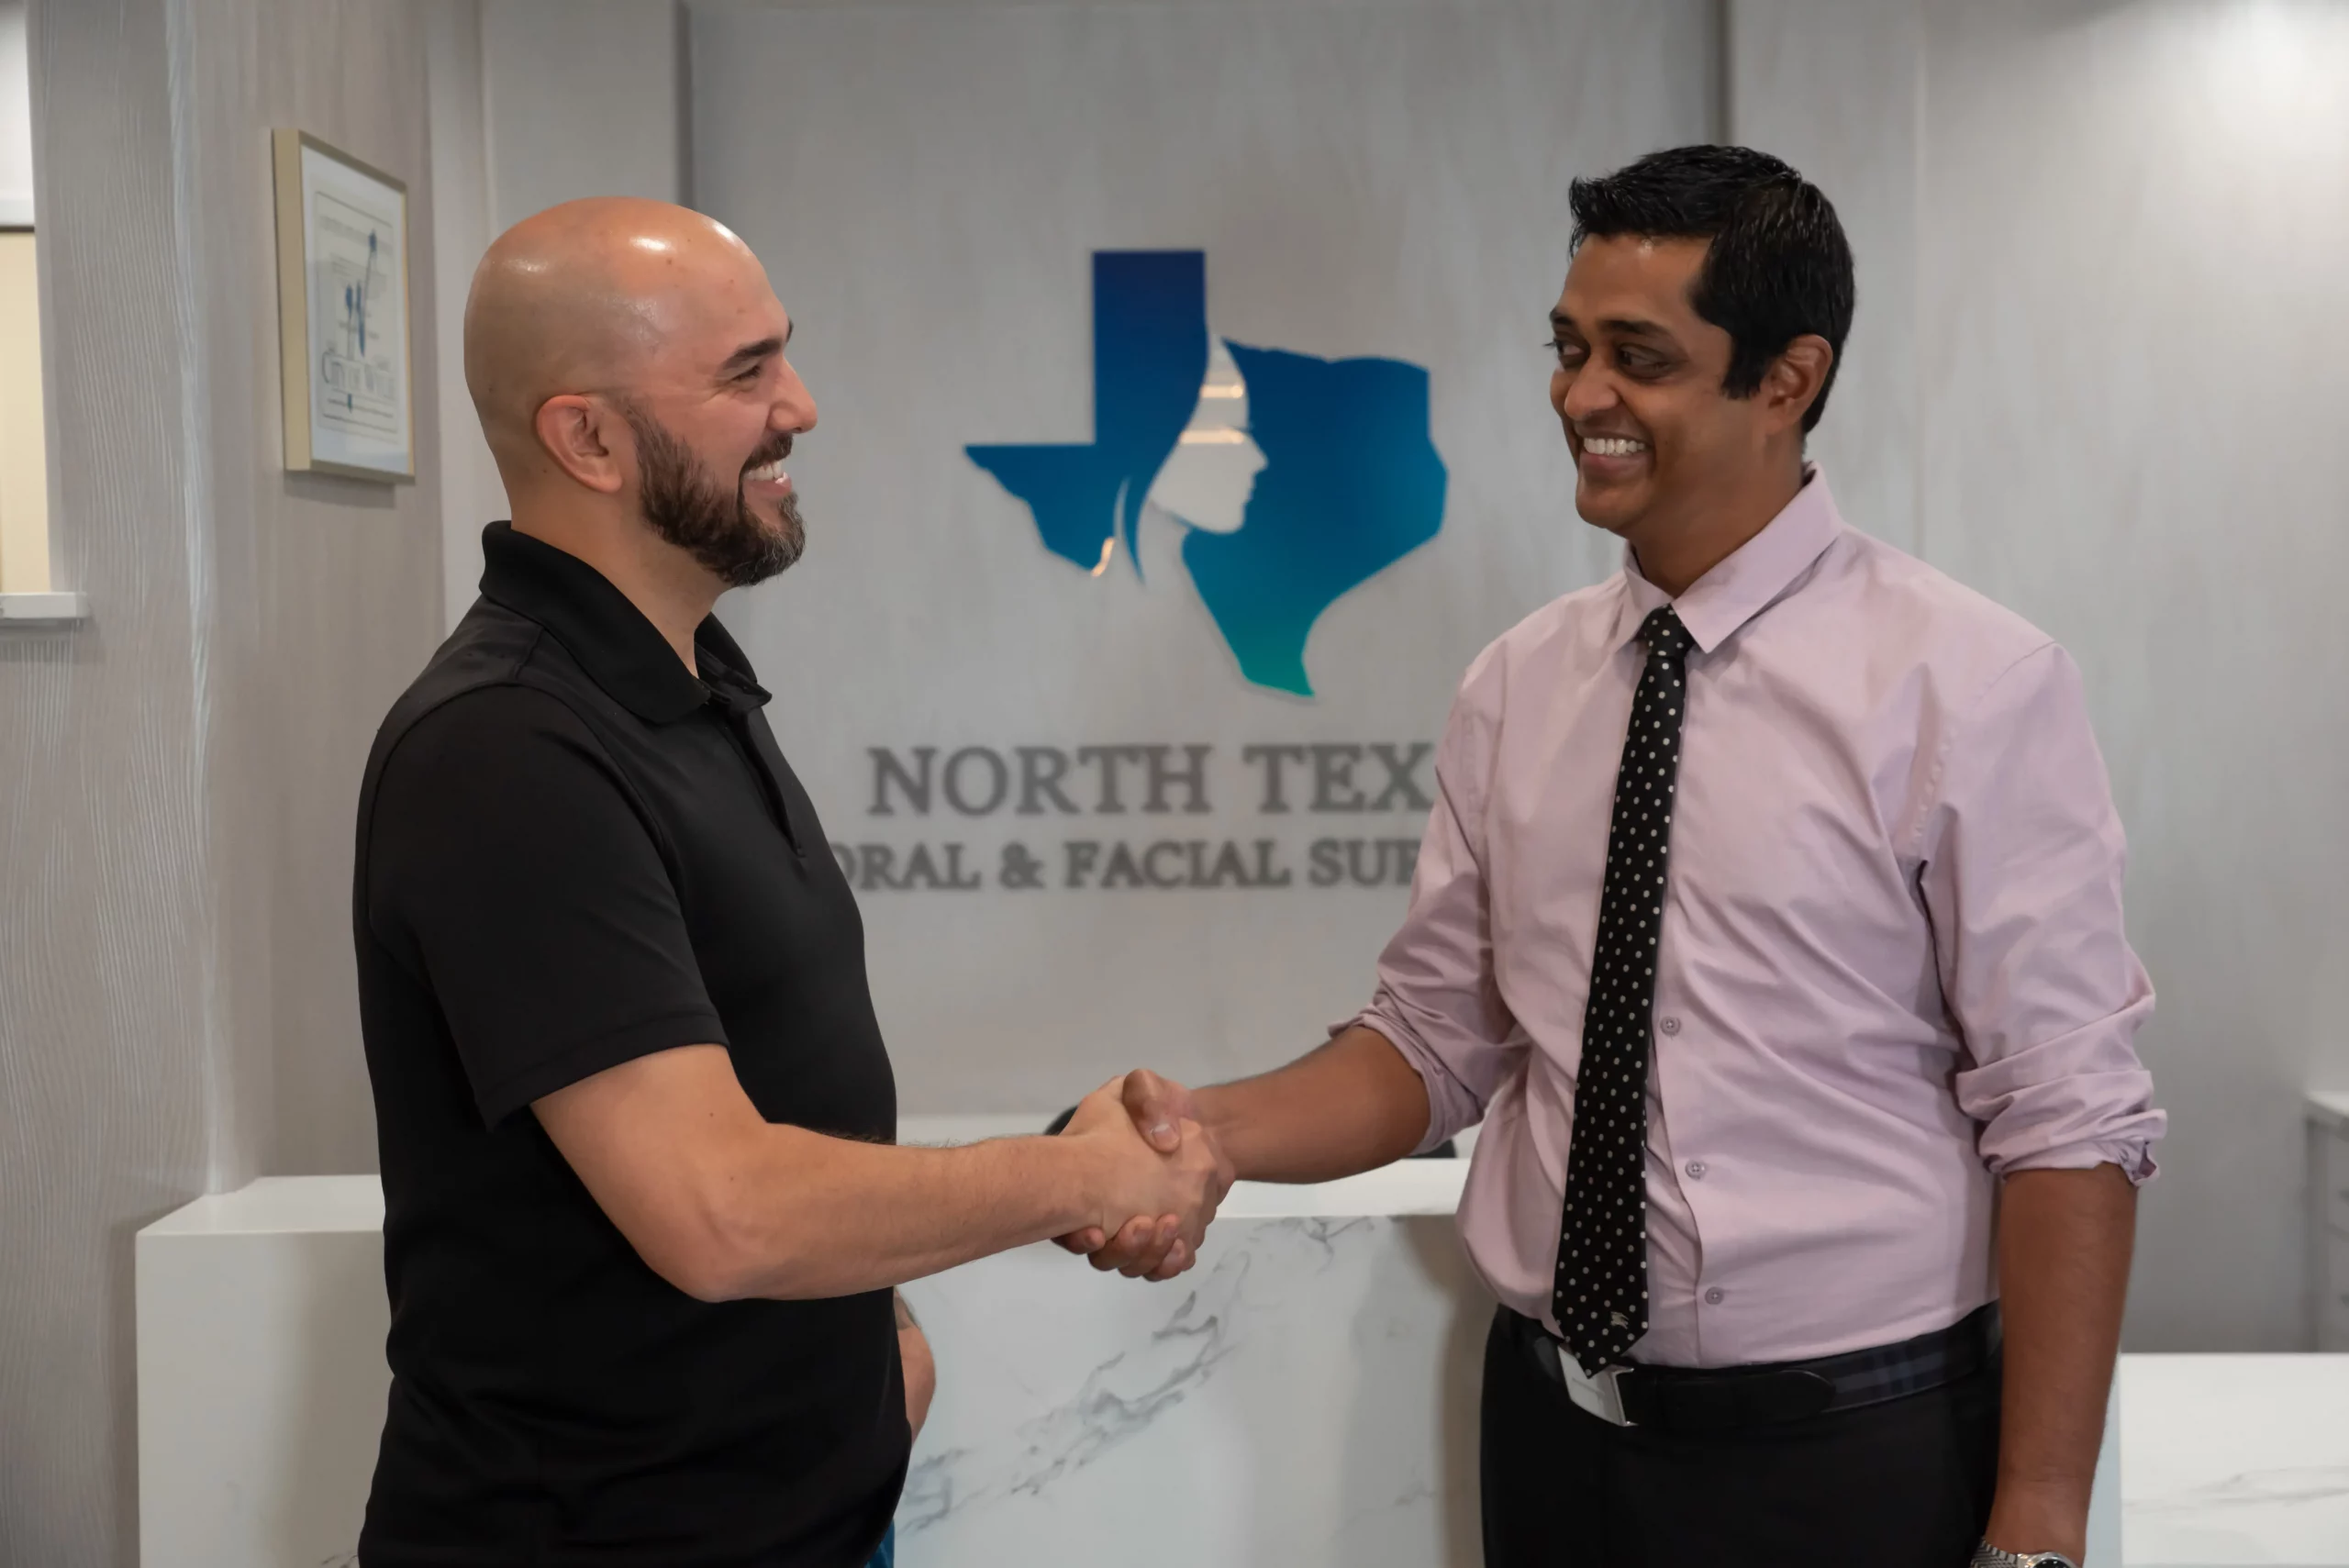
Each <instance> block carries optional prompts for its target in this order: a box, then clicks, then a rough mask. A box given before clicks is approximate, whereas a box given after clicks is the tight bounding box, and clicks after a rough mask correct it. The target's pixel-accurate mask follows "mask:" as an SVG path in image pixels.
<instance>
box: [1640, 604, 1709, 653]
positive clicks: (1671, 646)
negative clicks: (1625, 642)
mask: <svg viewBox="0 0 2349 1568" xmlns="http://www.w3.org/2000/svg"><path fill="white" fill-rule="evenodd" d="M1640 640H1641V641H1642V642H1644V643H1646V644H1647V645H1648V651H1649V652H1651V653H1654V654H1658V655H1660V656H1662V657H1664V658H1666V659H1686V658H1687V657H1688V651H1689V650H1690V649H1691V648H1694V647H1695V646H1696V645H1697V639H1695V638H1693V637H1691V636H1689V635H1688V628H1687V627H1685V626H1682V625H1681V624H1680V617H1679V616H1677V615H1675V613H1673V608H1672V606H1670V605H1666V606H1664V608H1662V609H1660V610H1658V611H1656V612H1655V614H1653V615H1652V616H1650V617H1648V618H1647V619H1646V620H1644V621H1642V622H1641V623H1640Z"/></svg>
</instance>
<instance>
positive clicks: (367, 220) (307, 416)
mask: <svg viewBox="0 0 2349 1568" xmlns="http://www.w3.org/2000/svg"><path fill="white" fill-rule="evenodd" d="M272 152H273V161H274V163H275V166H276V185H277V310H278V339H279V344H280V354H281V363H282V368H283V372H284V378H283V379H284V406H285V466H286V468H287V469H289V470H295V471H301V470H307V471H311V472H316V473H333V474H340V475H341V476H343V477H345V478H349V479H371V480H376V481H380V482H382V483H385V484H395V483H398V482H400V481H403V480H413V479H415V477H416V418H415V413H416V395H415V362H414V355H413V352H412V350H411V349H410V347H409V343H408V319H407V304H408V299H407V276H408V273H407V186H406V185H405V184H403V183H401V182H399V181H397V180H395V179H394V178H392V177H391V176H390V175H389V174H386V173H384V172H382V171H381V170H378V169H371V168H369V167H368V166H367V165H366V164H364V163H362V162H361V161H359V160H357V159H356V158H353V157H351V155H350V154H348V153H345V152H340V151H338V150H335V149H334V148H331V147H328V145H327V144H326V143H325V142H322V141H320V140H319V139H317V137H314V136H312V135H310V134H309V133H308V132H306V131H300V130H290V129H280V130H277V131H274V132H273V133H272Z"/></svg>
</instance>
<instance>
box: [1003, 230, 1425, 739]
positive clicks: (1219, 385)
mask: <svg viewBox="0 0 2349 1568" xmlns="http://www.w3.org/2000/svg"><path fill="white" fill-rule="evenodd" d="M963 450H966V451H967V452H969V453H970V456H971V460H972V461H973V462H976V463H977V464H978V465H979V466H980V467H981V468H984V469H985V470H986V471H987V472H988V473H991V474H993V475H995V477H996V480H997V481H999V482H1000V483H1001V484H1002V485H1003V487H1004V488H1005V489H1006V490H1008V491H1009V492H1011V494H1012V495H1015V496H1017V497H1019V499H1020V500H1021V501H1023V502H1025V503H1026V504H1027V506H1028V509H1029V511H1030V513H1031V514H1032V515H1033V517H1034V518H1035V522H1036V531H1037V533H1038V534H1039V535H1040V536H1041V538H1042V539H1043V543H1044V548H1045V549H1047V550H1051V551H1052V553H1053V554H1054V555H1057V556H1060V557H1061V558H1062V559H1063V560H1065V561H1067V562H1071V563H1072V564H1074V565H1075V566H1079V567H1082V568H1084V569H1085V570H1086V571H1088V572H1090V573H1094V574H1095V575H1099V574H1100V573H1102V572H1104V571H1106V570H1108V567H1109V565H1110V563H1111V562H1112V560H1113V559H1114V558H1115V556H1116V554H1117V552H1118V550H1119V548H1120V545H1121V544H1122V547H1123V549H1124V550H1125V553H1126V559H1127V560H1128V561H1129V562H1132V563H1133V569H1134V571H1135V572H1136V573H1140V572H1141V557H1140V555H1139V554H1137V553H1136V550H1135V545H1136V536H1137V532H1138V530H1139V528H1140V525H1141V519H1142V516H1143V511H1144V507H1145V506H1152V505H1154V506H1156V507H1157V508H1158V509H1159V510H1161V511H1163V512H1164V513H1165V514H1166V515H1167V516H1169V517H1172V518H1173V519H1174V520H1175V522H1176V523H1177V524H1179V525H1180V526H1181V527H1182V528H1183V530H1184V531H1183V538H1182V550H1181V558H1182V562H1183V567H1184V570H1185V571H1186V573H1188V574H1189V576H1190V579H1191V585H1192V587H1193V588H1195V589H1196V590H1197V593H1198V595H1199V598H1200V600H1201V601H1202V602H1203V603H1204V604H1205V605H1206V606H1207V608H1208V614H1209V615H1210V616H1212V617H1214V619H1215V624H1216V627H1217V629H1218V630H1219V631H1220V632H1221V633H1222V635H1223V639H1224V642H1225V644H1226V645H1227V646H1229V647H1230V650H1231V653H1232V657H1233V658H1234V659H1236V660H1237V661H1238V662H1239V664H1240V672H1241V674H1242V675H1243V676H1245V677H1246V678H1247V679H1248V680H1249V681H1251V682H1252V683H1253V684H1257V685H1260V686H1268V687H1271V688H1272V689H1274V690H1275V691H1284V692H1292V693H1295V694H1296V695H1299V696H1308V697H1309V696H1311V695H1313V686H1312V683H1311V682H1310V680H1309V679H1308V677H1307V674H1306V670H1305V642H1306V639H1307V637H1308V635H1309V634H1310V633H1311V631H1312V629H1313V623H1314V622H1315V621H1316V620H1317V619H1319V617H1320V615H1321V612H1322V611H1323V610H1326V609H1328V608H1329V607H1330V606H1331V605H1333V604H1335V603H1337V601H1338V600H1339V599H1340V598H1341V597H1342V596H1344V595H1346V594H1348V593H1351V592H1352V591H1353V590H1354V589H1355V588H1357V587H1360V586H1361V585H1362V584H1364V583H1366V582H1368V581H1369V580H1370V579H1371V578H1373V577H1375V576H1376V575H1377V574H1378V573H1381V572H1384V571H1385V570H1386V568H1387V567H1389V566H1391V565H1393V564H1394V563H1395V562H1397V561H1399V560H1401V559H1402V558H1403V557H1404V556H1406V555H1408V554H1409V553H1410V552H1411V551H1412V550H1417V549H1418V548H1419V546H1420V545H1423V544H1425V543H1427V541H1428V540H1430V539H1433V538H1434V537H1435V536H1436V532H1437V530H1438V529H1439V528H1442V525H1443V491H1444V479H1445V475H1444V467H1443V460H1442V458H1441V457H1439V456H1438V455H1437V454H1436V450H1435V443H1434V441H1433V440H1432V439H1431V438H1430V436H1429V434H1428V373H1427V372H1426V370H1425V369H1423V368H1422V367H1420V366H1419V365H1414V364H1407V363H1405V362H1403V361H1400V360H1387V359H1344V360H1323V359H1316V358H1314V357H1313V356H1312V355H1309V354H1297V353H1291V352H1289V351H1288V350H1285V349H1264V348H1253V347H1251V346H1250V345H1248V344H1245V343H1235V342H1232V341H1231V340H1230V339H1222V340H1221V341H1220V342H1211V341H1210V340H1209V339H1208V323H1207V254H1206V252H1204V251H1200V250H1102V251H1097V252H1096V253H1095V254H1094V257H1093V439H1092V440H1091V441H1090V442H1089V443H1086V444H1083V445H1078V444H1075V443H1066V442H1063V443H1054V444H1021V445H1017V446H1008V445H1006V446H974V447H966V448H965V449H963Z"/></svg>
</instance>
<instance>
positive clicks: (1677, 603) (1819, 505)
mask: <svg viewBox="0 0 2349 1568" xmlns="http://www.w3.org/2000/svg"><path fill="white" fill-rule="evenodd" d="M1842 531H1843V517H1842V513H1840V512H1838V511H1837V510H1836V509H1835V497H1834V496H1833V495H1831V494H1830V493H1829V492H1828V489H1827V476H1826V475H1825V474H1823V473H1820V471H1819V470H1818V468H1816V467H1812V468H1810V469H1809V470H1808V471H1806V473H1805V475H1804V479H1803V486H1802V488H1801V489H1800V490H1798V491H1796V492H1795V498H1794V499H1793V500H1791V501H1789V502H1787V505H1786V506H1785V508H1784V509H1783V510H1782V511H1780V512H1779V513H1778V515H1777V516H1776V517H1773V518H1771V519H1770V521H1769V523H1768V524H1767V525H1766V526H1765V528H1763V529H1762V531H1761V532H1760V533H1758V534H1755V535H1754V536H1753V538H1752V539H1747V540H1746V541H1745V542H1744V543H1743V544H1742V545H1740V546H1739V547H1738V548H1737V549H1736V550H1734V551H1732V552H1731V555H1730V556H1729V558H1728V559H1727V560H1725V561H1723V562H1720V564H1719V565H1718V566H1715V567H1714V568H1713V569H1712V570H1711V571H1710V572H1708V573H1705V574H1704V575H1703V576H1702V577H1699V578H1698V579H1697V581H1696V582H1695V583H1693V584H1689V587H1688V591H1687V593H1685V594H1683V595H1680V596H1679V597H1678V598H1677V599H1675V598H1674V597H1672V596H1671V595H1668V594H1666V593H1665V592H1664V590H1663V589H1661V588H1659V587H1657V586H1656V585H1655V584H1653V583H1651V582H1649V581H1648V580H1647V578H1646V577H1644V576H1642V574H1641V572H1640V561H1639V557H1638V556H1637V555H1635V554H1634V553H1632V550H1631V546H1629V545H1625V546H1624V547H1623V585H1624V590H1625V591H1624V594H1623V596H1622V600H1621V603H1620V607H1619V608H1618V609H1617V611H1616V616H1615V635H1614V642H1613V646H1614V647H1616V648H1619V649H1620V648H1621V647H1622V646H1623V645H1624V644H1625V643H1627V642H1629V641H1631V639H1632V638H1634V637H1636V636H1638V635H1639V630H1640V627H1641V626H1642V624H1643V623H1644V622H1645V621H1646V620H1647V618H1648V617H1649V616H1651V615H1653V614H1654V613H1655V612H1656V611H1657V610H1660V609H1662V608H1663V607H1664V606H1666V605H1670V606H1672V607H1673V608H1674V609H1675V611H1677V612H1678V613H1679V616H1680V624H1681V625H1682V626H1685V627H1687V628H1688V635H1689V636H1690V637H1692V638H1694V639H1696V642H1697V646H1698V648H1701V649H1703V650H1704V651H1706V652H1708V653H1710V652H1711V651H1713V650H1714V649H1716V648H1718V647H1720V644H1721V643H1722V642H1723V641H1725V640H1727V639H1728V638H1729V635H1730V634H1731V632H1733V631H1735V630H1736V629H1737V628H1739V627H1742V626H1743V625H1744V624H1745V623H1746V622H1747V621H1750V620H1752V619H1753V617H1755V616H1758V615H1760V614H1761V613H1762V612H1763V611H1764V610H1766V609H1768V608H1769V607H1770V606H1772V605H1774V604H1776V602H1777V601H1778V600H1779V599H1780V598H1781V597H1783V596H1784V595H1786V593H1787V589H1789V588H1791V587H1793V586H1794V583H1795V579H1796V578H1798V577H1800V576H1801V575H1802V574H1803V573H1805V572H1806V571H1808V570H1809V568H1810V564H1811V562H1815V561H1817V560H1818V559H1819V558H1820V556H1821V555H1824V554H1825V553H1826V552H1827V547H1828V546H1829V545H1831V544H1833V543H1834V542H1835V539H1836V538H1837V536H1838V535H1840V534H1842Z"/></svg>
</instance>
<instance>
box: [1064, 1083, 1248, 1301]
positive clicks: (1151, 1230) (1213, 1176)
mask: <svg viewBox="0 0 2349 1568" xmlns="http://www.w3.org/2000/svg"><path fill="white" fill-rule="evenodd" d="M1138 1081H1139V1082H1138ZM1195 1109H1196V1107H1195V1106H1193V1105H1192V1103H1191V1100H1190V1095H1189V1091H1187V1090H1184V1089H1182V1088H1181V1086H1180V1085H1178V1084H1168V1083H1166V1081H1165V1080H1163V1079H1161V1078H1159V1077H1158V1075H1157V1074H1156V1073H1128V1074H1126V1075H1125V1076H1124V1077H1122V1078H1113V1079H1111V1080H1110V1081H1109V1082H1108V1083H1107V1084H1103V1085H1101V1087H1100V1088H1098V1089H1096V1090H1095V1091H1094V1092H1093V1093H1092V1094H1090V1095H1086V1096H1085V1099H1084V1101H1083V1103H1081V1104H1080V1105H1079V1106H1077V1108H1076V1113H1075V1114H1074V1116H1072V1117H1071V1118H1069V1123H1068V1126H1067V1127H1066V1128H1065V1129H1063V1131H1062V1133H1061V1136H1062V1137H1063V1138H1068V1139H1074V1140H1081V1141H1083V1142H1085V1143H1086V1144H1088V1145H1092V1146H1095V1147H1096V1148H1097V1151H1098V1152H1099V1157H1100V1163H1099V1164H1098V1166H1097V1170H1098V1172H1099V1175H1098V1176H1097V1181H1098V1182H1099V1184H1100V1185H1099V1188H1098V1196H1097V1198H1096V1199H1095V1201H1096V1202H1097V1205H1098V1208H1099V1214H1100V1218H1099V1219H1098V1220H1097V1222H1096V1223H1095V1224H1093V1225H1091V1226H1087V1227H1085V1229H1082V1230H1079V1231H1076V1232H1074V1233H1072V1235H1071V1236H1064V1237H1062V1238H1060V1241H1061V1244H1062V1245H1063V1247H1067V1248H1069V1250H1070V1251H1082V1252H1087V1253H1100V1252H1101V1251H1103V1248H1104V1247H1105V1245H1106V1239H1107V1238H1108V1237H1112V1236H1115V1237H1117V1238H1118V1239H1119V1241H1120V1242H1123V1243H1127V1245H1126V1246H1125V1247H1124V1248H1123V1249H1121V1252H1120V1254H1119V1256H1118V1257H1116V1258H1115V1259H1114V1260H1113V1259H1110V1258H1107V1257H1103V1256H1096V1257H1095V1258H1094V1266H1095V1267H1096V1268H1100V1269H1110V1268H1118V1269H1119V1270H1120V1272H1122V1273H1126V1274H1128V1275H1130V1276H1140V1275H1142V1274H1148V1275H1149V1276H1150V1277H1151V1278H1153V1279H1171V1278H1172V1277H1174V1276H1175V1274H1178V1273H1182V1272H1183V1271H1184V1270H1185V1269H1187V1268H1189V1267H1190V1266H1191V1263H1192V1262H1194V1261H1195V1260H1196V1259H1197V1256H1198V1247H1199V1242H1200V1241H1201V1240H1202V1239H1204V1237H1205V1236H1206V1234H1207V1228H1208V1224H1209V1223H1210V1222H1211V1221H1212V1220H1213V1219H1214V1218H1215V1211H1216V1207H1217V1205H1219V1204H1220V1203H1221V1202H1222V1201H1223V1195H1224V1194H1225V1193H1226V1192H1227V1191H1229V1190H1230V1186H1231V1180H1232V1176H1231V1167H1230V1163H1229V1162H1227V1161H1225V1160H1224V1159H1223V1157H1222V1156H1221V1154H1220V1153H1219V1151H1218V1150H1217V1149H1216V1147H1215V1145H1214V1142H1213V1141H1212V1140H1210V1139H1209V1138H1208V1136H1207V1134H1206V1132H1205V1131H1204V1130H1203V1129H1201V1128H1200V1126H1199V1124H1198V1121H1197V1118H1196V1116H1195V1115H1194V1114H1193V1112H1194V1111H1195ZM1077 1238H1100V1239H1102V1240H1096V1241H1095V1244H1094V1245H1093V1246H1092V1247H1080V1246H1075V1245H1073V1244H1072V1243H1073V1240H1074V1239H1077Z"/></svg>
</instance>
